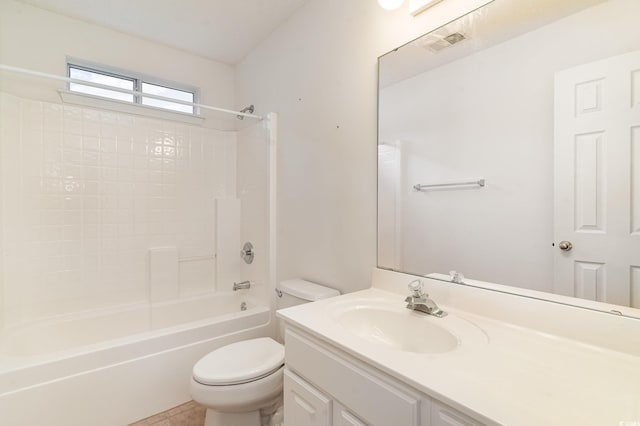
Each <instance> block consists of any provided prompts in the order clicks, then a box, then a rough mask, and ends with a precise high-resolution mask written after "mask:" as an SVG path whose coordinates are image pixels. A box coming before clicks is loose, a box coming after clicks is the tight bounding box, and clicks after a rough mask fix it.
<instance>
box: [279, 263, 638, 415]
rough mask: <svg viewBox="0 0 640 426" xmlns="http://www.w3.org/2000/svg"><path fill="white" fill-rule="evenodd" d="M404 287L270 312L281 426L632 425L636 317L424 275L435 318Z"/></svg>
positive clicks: (390, 278) (389, 278)
mask: <svg viewBox="0 0 640 426" xmlns="http://www.w3.org/2000/svg"><path fill="white" fill-rule="evenodd" d="M414 279H415V276H413V275H409V274H403V273H398V272H392V271H386V270H382V269H375V270H374V274H373V285H372V287H371V288H370V289H368V290H363V291H360V292H356V293H350V294H346V295H343V296H339V297H336V298H332V299H328V300H324V301H318V302H315V303H311V304H308V305H302V306H297V307H293V308H288V309H284V310H281V311H278V314H277V315H278V317H279V318H280V319H281V320H282V321H284V324H285V353H286V372H285V390H284V392H285V394H284V395H285V396H284V398H285V413H286V414H285V419H286V422H287V425H289V426H292V425H295V426H307V425H314V426H316V425H379V426H388V425H393V426H402V425H407V426H409V425H421V426H428V425H432V426H444V425H447V426H449V425H455V426H460V425H474V426H475V425H509V426H512V425H525V426H526V425H531V426H534V425H535V426H539V425H556V424H557V425H597V426H603V425H612V426H636V425H638V424H640V423H639V422H640V337H638V336H640V321H638V320H635V319H630V318H625V317H621V316H614V315H610V314H606V313H602V312H596V311H590V310H585V309H581V308H571V307H568V306H566V305H564V304H562V303H554V302H549V301H542V300H537V299H535V298H532V297H526V298H525V297H520V296H516V295H512V294H507V293H504V292H502V291H500V290H501V289H500V288H499V287H498V286H496V287H495V288H494V290H493V291H487V290H486V289H480V288H477V287H473V286H465V285H454V286H452V285H451V284H450V283H446V282H443V281H440V280H432V279H428V278H425V279H423V280H422V281H423V282H424V284H425V289H426V290H427V292H428V293H429V295H430V297H432V298H433V299H434V300H435V301H436V302H437V303H438V305H439V306H440V308H442V309H443V310H444V311H445V312H447V314H448V315H447V316H446V317H444V318H436V317H432V316H429V315H427V314H423V313H420V312H415V311H411V310H409V309H407V308H406V307H405V306H406V303H405V302H404V299H405V297H406V296H407V295H408V294H409V293H410V292H409V290H408V289H407V284H408V283H409V282H411V281H412V280H414ZM502 290H504V289H502ZM558 302H562V301H561V300H558ZM451 337H453V341H451V340H450V338H451Z"/></svg>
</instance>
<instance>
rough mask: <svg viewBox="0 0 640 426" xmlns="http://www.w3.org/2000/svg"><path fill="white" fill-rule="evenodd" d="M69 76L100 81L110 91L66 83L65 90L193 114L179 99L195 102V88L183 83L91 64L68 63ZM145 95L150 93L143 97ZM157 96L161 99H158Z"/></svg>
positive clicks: (191, 108)
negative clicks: (168, 81)
mask: <svg viewBox="0 0 640 426" xmlns="http://www.w3.org/2000/svg"><path fill="white" fill-rule="evenodd" d="M67 68H68V75H69V78H72V79H74V80H82V81H86V82H89V83H95V84H100V85H103V86H109V87H112V88H113V90H111V89H109V88H105V87H95V86H90V85H86V84H82V83H69V91H71V92H79V93H85V94H87V95H93V96H100V97H103V98H107V99H114V100H118V101H124V102H131V103H133V104H140V105H147V106H151V107H155V108H161V109H166V110H171V111H177V112H182V113H187V114H194V115H195V114H196V113H197V111H196V110H195V109H194V107H193V105H185V104H181V103H179V102H172V101H171V100H177V101H183V102H191V103H195V102H196V93H197V89H195V88H190V87H186V86H184V85H182V87H181V85H179V84H174V83H166V82H163V81H161V80H160V79H157V78H153V77H147V76H143V75H138V74H135V73H128V72H122V71H119V70H118V71H115V72H114V71H113V70H111V69H107V68H106V67H104V68H103V67H94V66H85V65H77V64H75V63H68V65H67ZM126 91H136V92H140V93H139V94H132V93H129V92H126ZM145 94H148V95H151V96H145ZM152 96H159V97H162V98H164V99H158V98H157V97H152Z"/></svg>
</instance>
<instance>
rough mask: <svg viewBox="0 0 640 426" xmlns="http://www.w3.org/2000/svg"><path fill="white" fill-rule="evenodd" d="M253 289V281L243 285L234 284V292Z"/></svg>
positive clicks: (244, 282) (242, 283)
mask: <svg viewBox="0 0 640 426" xmlns="http://www.w3.org/2000/svg"><path fill="white" fill-rule="evenodd" d="M250 287H251V281H242V282H241V283H233V291H238V290H248V289H249V288H250Z"/></svg>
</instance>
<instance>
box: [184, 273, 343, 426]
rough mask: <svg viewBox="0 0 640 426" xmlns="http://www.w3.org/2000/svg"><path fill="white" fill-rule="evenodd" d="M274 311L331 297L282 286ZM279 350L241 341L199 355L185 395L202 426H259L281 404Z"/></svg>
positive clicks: (266, 342) (308, 286)
mask: <svg viewBox="0 0 640 426" xmlns="http://www.w3.org/2000/svg"><path fill="white" fill-rule="evenodd" d="M277 293H278V296H279V299H280V300H278V303H277V305H278V308H281V307H288V306H293V305H297V304H301V303H306V302H310V301H314V300H319V299H324V298H327V297H332V296H337V295H339V294H340V293H339V292H338V291H337V290H334V289H330V288H328V287H324V286H320V285H318V284H314V283H310V282H308V281H304V280H289V281H283V282H282V283H281V285H280V288H279V289H278V291H277ZM283 375H284V346H283V345H282V344H280V343H278V342H276V341H275V340H273V339H271V338H270V337H261V338H257V339H250V340H243V341H240V342H236V343H232V344H230V345H227V346H223V347H221V348H219V349H216V350H214V351H212V352H210V353H209V354H208V355H205V356H204V357H203V358H202V359H200V361H198V362H197V363H196V364H195V365H194V367H193V374H192V377H191V384H190V391H191V396H192V398H193V400H194V401H196V402H197V403H199V404H201V405H204V406H205V407H206V408H207V412H206V416H205V426H261V425H264V424H268V423H266V422H268V421H269V418H270V417H271V415H272V414H273V413H274V412H276V411H281V410H278V408H279V406H281V405H282V383H283Z"/></svg>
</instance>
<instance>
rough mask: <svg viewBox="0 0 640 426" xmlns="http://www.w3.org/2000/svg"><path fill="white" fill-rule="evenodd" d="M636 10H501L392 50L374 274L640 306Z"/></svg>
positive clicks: (603, 4) (499, 0) (616, 0)
mask: <svg viewBox="0 0 640 426" xmlns="http://www.w3.org/2000/svg"><path fill="white" fill-rule="evenodd" d="M638 16H640V2H638V1H637V0H609V1H602V0H562V1H558V0H495V1H493V2H491V3H489V4H488V5H486V6H484V7H483V8H481V9H478V10H476V11H474V12H472V13H470V14H468V15H466V16H464V17H462V18H460V19H458V20H456V21H454V22H452V23H450V24H448V25H446V26H444V27H442V28H440V29H438V30H436V31H433V32H432V33H429V34H426V35H425V36H423V37H421V38H419V39H417V40H415V41H413V42H411V43H408V44H407V45H405V46H402V47H400V48H398V49H396V50H394V51H392V52H390V53H388V54H386V55H384V56H382V57H381V58H380V60H379V69H380V87H379V141H378V159H379V160H378V194H379V195H378V265H379V266H380V267H381V268H388V269H393V270H397V271H403V272H409V273H414V274H419V275H430V276H433V277H437V278H442V279H446V280H450V281H463V282H467V283H474V282H475V281H484V282H489V283H499V284H505V285H511V286H515V287H519V288H524V289H532V290H539V291H543V292H549V293H556V294H560V295H566V296H573V297H578V298H582V299H588V300H594V301H600V302H606V303H610V304H615V305H619V306H620V307H627V308H640V25H638V24H637V17H638ZM450 271H457V272H458V275H457V276H455V277H454V275H453V274H451V275H450ZM621 310H622V308H621ZM624 312H625V313H628V312H633V315H636V316H638V315H639V314H637V312H640V311H635V310H633V309H626V310H624Z"/></svg>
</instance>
